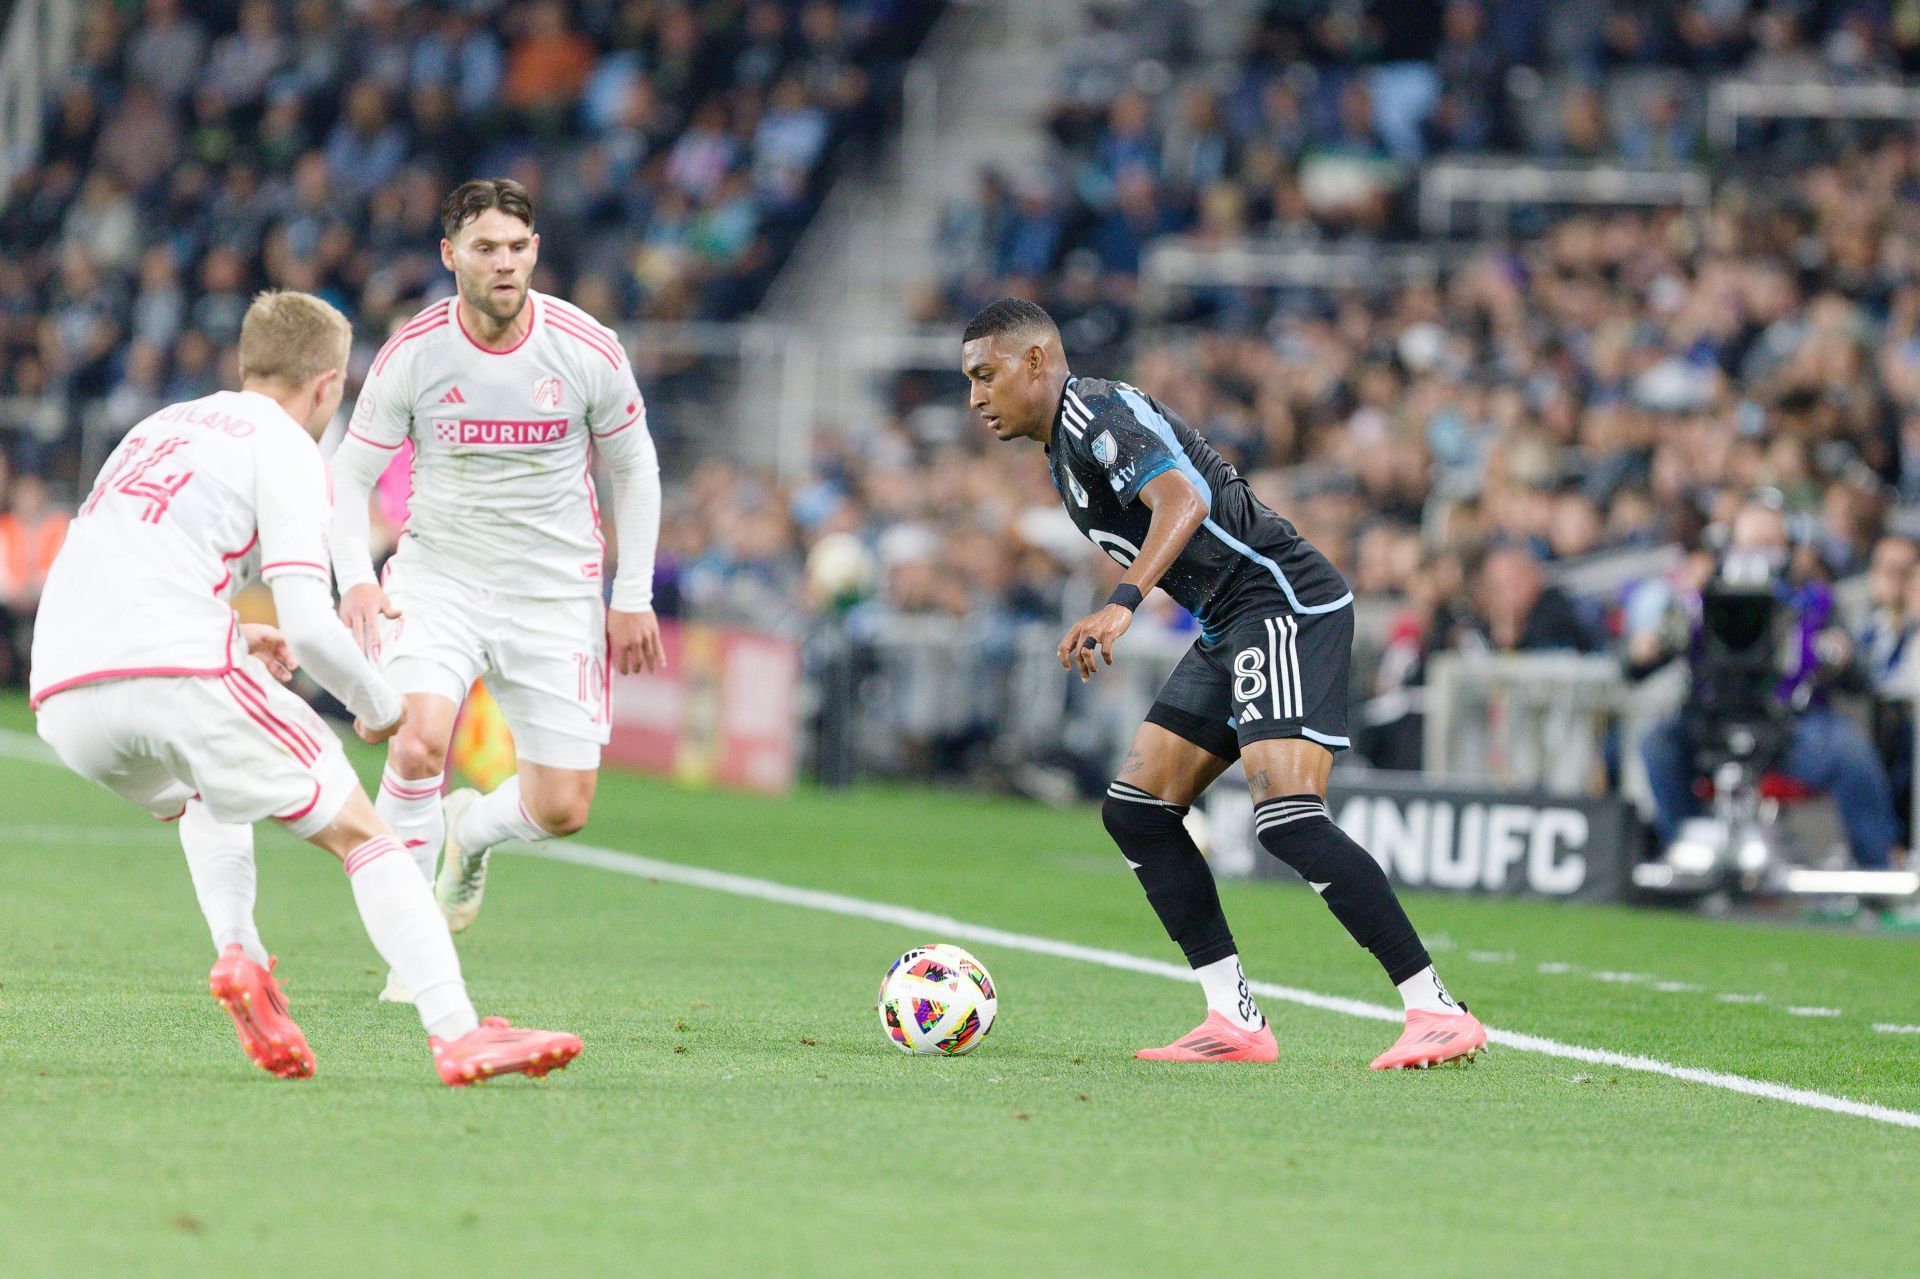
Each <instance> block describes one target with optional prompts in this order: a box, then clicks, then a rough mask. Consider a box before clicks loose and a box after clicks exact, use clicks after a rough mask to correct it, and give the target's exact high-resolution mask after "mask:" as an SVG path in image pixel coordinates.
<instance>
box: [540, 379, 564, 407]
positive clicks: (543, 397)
mask: <svg viewBox="0 0 1920 1279" xmlns="http://www.w3.org/2000/svg"><path fill="white" fill-rule="evenodd" d="M562 393H563V388H562V387H561V385H560V379H559V378H557V377H543V378H537V379H535V380H534V383H533V407H534V411H535V412H538V413H555V412H558V411H559V409H560V396H561V394H562Z"/></svg>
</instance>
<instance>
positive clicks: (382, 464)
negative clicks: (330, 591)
mask: <svg viewBox="0 0 1920 1279" xmlns="http://www.w3.org/2000/svg"><path fill="white" fill-rule="evenodd" d="M392 461H393V454H392V452H391V451H389V450H386V449H382V448H380V447H379V446H378V445H375V444H369V443H368V442H367V441H365V440H363V439H361V438H360V437H359V436H357V435H347V436H345V437H344V438H342V439H341V441H340V447H339V448H336V449H335V450H334V451H333V497H334V502H333V576H334V580H335V581H337V582H339V584H340V593H341V594H342V595H345V594H346V593H347V592H348V591H349V590H351V589H352V588H353V587H356V586H361V585H364V584H366V583H368V582H372V581H374V580H375V579H374V575H373V549H372V546H371V544H370V543H371V539H372V532H371V525H372V515H371V514H370V513H369V512H370V508H371V504H372V499H373V486H374V484H375V483H376V482H377V481H378V480H379V479H380V476H381V475H382V474H383V473H384V472H385V471H386V469H387V466H388V464H389V463H391V462H392Z"/></svg>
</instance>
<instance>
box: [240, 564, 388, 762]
mask: <svg viewBox="0 0 1920 1279" xmlns="http://www.w3.org/2000/svg"><path fill="white" fill-rule="evenodd" d="M271 586H272V589H273V608H274V612H275V614H276V615H277V617H278V622H279V626H280V633H281V634H282V635H284V636H286V640H287V644H288V645H289V646H290V647H291V648H292V649H293V655H294V656H295V657H296V658H298V659H299V660H300V667H301V669H302V670H304V671H306V673H307V674H309V675H311V676H312V677H313V678H314V679H315V680H317V681H318V682H319V684H320V687H322V688H324V689H326V690H327V691H328V692H329V693H332V694H333V695H334V696H335V697H337V698H339V699H340V701H341V702H342V703H343V704H344V705H345V706H346V708H347V709H348V710H350V711H352V712H353V713H354V714H355V715H356V716H358V717H359V719H360V720H361V722H363V723H365V724H366V725H367V726H368V727H369V728H385V727H387V726H388V725H390V724H392V723H393V721H394V720H396V719H399V718H400V711H401V708H402V707H403V706H404V705H405V703H404V702H403V701H402V699H401V697H400V694H399V693H397V692H395V691H394V687H393V685H391V684H389V683H387V681H386V677H385V676H383V675H381V674H380V672H379V671H377V670H375V669H374V668H373V665H372V663H370V662H368V661H367V659H366V656H365V655H364V654H362V653H361V652H360V649H359V647H358V646H357V645H355V644H354V642H353V636H352V635H351V634H349V633H348V631H347V628H346V627H344V626H342V625H341V624H340V619H339V618H338V617H336V616H334V612H333V595H332V593H331V592H330V591H328V590H327V586H326V583H325V582H324V581H323V580H321V579H320V578H317V577H313V576H311V575H289V576H285V577H277V578H275V579H274V580H273V582H272V583H271Z"/></svg>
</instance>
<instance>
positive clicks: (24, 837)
mask: <svg viewBox="0 0 1920 1279" xmlns="http://www.w3.org/2000/svg"><path fill="white" fill-rule="evenodd" d="M179 842H180V836H179V834H178V833H177V832H176V831H175V830H174V828H173V827H172V826H163V825H161V824H160V823H158V822H155V823H154V824H153V825H152V826H151V827H142V826H0V844H88V845H92V846H95V847H99V848H124V847H126V846H127V845H128V844H175V845H177V844H178V843H179Z"/></svg>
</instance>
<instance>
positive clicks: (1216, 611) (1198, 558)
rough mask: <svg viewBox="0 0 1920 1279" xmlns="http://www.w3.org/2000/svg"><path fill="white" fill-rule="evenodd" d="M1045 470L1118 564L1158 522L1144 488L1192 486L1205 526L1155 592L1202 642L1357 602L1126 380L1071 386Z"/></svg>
mask: <svg viewBox="0 0 1920 1279" xmlns="http://www.w3.org/2000/svg"><path fill="white" fill-rule="evenodd" d="M1047 464H1048V469H1049V470H1050V471H1051V472H1052V474H1053V486H1054V488H1056V489H1058V490H1059V492H1060V500H1061V501H1062V502H1064V503H1066V507H1067V514H1069V515H1071V516H1072V517H1073V522H1074V524H1075V525H1076V526H1077V527H1078V528H1079V529H1080V531H1081V532H1082V533H1085V534H1086V535H1087V538H1088V540H1090V541H1091V542H1092V543H1093V544H1094V545H1095V546H1098V547H1099V548H1100V549H1101V550H1103V551H1105V552H1106V553H1107V554H1108V555H1110V556H1112V557H1113V558H1114V559H1115V560H1117V561H1119V562H1120V563H1121V564H1123V565H1125V564H1132V563H1133V561H1134V559H1135V557H1137V556H1138V555H1139V554H1140V548H1141V546H1142V545H1144V544H1145V542H1146V540H1147V526H1148V525H1149V523H1151V521H1152V518H1153V512H1152V511H1150V510H1148V509H1147V505H1146V503H1144V502H1142V501H1141V500H1140V490H1141V488H1142V487H1144V486H1145V485H1146V483H1147V481H1149V480H1151V479H1152V478H1153V477H1154V476H1156V475H1159V474H1160V473H1161V472H1163V471H1170V470H1175V469H1177V470H1178V471H1179V472H1180V473H1181V474H1182V475H1184V476H1186V477H1187V479H1188V480H1189V481H1190V482H1191V483H1192V484H1193V487H1194V488H1195V489H1197V490H1199V492H1200V497H1201V499H1202V500H1203V501H1205V502H1206V504H1207V519H1206V522H1205V523H1204V524H1202V525H1201V526H1200V527H1199V528H1198V529H1196V530H1194V534H1193V538H1192V540H1190V541H1189V542H1188V543H1187V545H1186V549H1184V550H1182V551H1181V552H1180V557H1179V558H1178V559H1176V560H1175V561H1174V562H1173V567H1172V568H1169V569H1168V570H1167V573H1166V576H1165V577H1163V578H1161V579H1160V588H1161V589H1162V590H1164V591H1165V592H1166V593H1167V594H1169V595H1171V596H1172V597H1173V598H1174V599H1175V600H1178V601H1179V602H1180V604H1181V606H1182V607H1184V608H1185V609H1186V610H1187V611H1188V612H1190V613H1192V614H1193V615H1194V617H1195V618H1197V619H1198V620H1199V622H1200V627H1201V630H1202V632H1203V634H1205V635H1206V636H1208V637H1209V638H1210V637H1212V636H1215V635H1218V634H1220V633H1221V632H1222V631H1223V630H1225V629H1226V628H1227V627H1229V626H1232V625H1233V624H1234V623H1235V622H1237V621H1240V620H1241V619H1243V618H1246V617H1251V616H1255V615H1259V614H1265V615H1269V616H1271V615H1273V614H1275V613H1279V612H1291V613H1297V614H1317V613H1328V612H1332V611H1333V610H1334V609H1337V608H1340V607H1341V606H1342V605H1345V604H1347V603H1350V602H1351V601H1352V599H1353V593H1352V592H1351V591H1349V590H1348V589H1347V584H1346V581H1345V580H1344V579H1342V578H1341V576H1340V573H1339V571H1338V570H1337V569H1335V568H1334V567H1333V565H1332V564H1330V563H1328V561H1327V557H1326V556H1324V555H1322V554H1321V553H1320V552H1319V551H1317V550H1315V549H1314V548H1313V546H1312V544H1310V543H1309V542H1308V541H1307V540H1306V539H1305V538H1303V537H1301V536H1300V532H1299V530H1298V529H1296V528H1294V526H1293V525H1292V524H1290V523H1288V522H1287V521H1286V520H1284V519H1282V518H1280V516H1278V515H1276V514H1275V513H1274V512H1273V511H1272V510H1270V509H1269V508H1268V507H1267V506H1266V505H1265V504H1263V503H1262V502H1261V501H1260V500H1259V499H1258V498H1256V497H1255V496H1254V495H1253V491H1252V490H1251V489H1249V488H1248V487H1247V482H1246V481H1245V480H1243V479H1241V478H1240V473H1239V472H1238V471H1236V470H1234V469H1233V467H1232V466H1230V465H1228V463H1227V460H1226V459H1225V458H1223V457H1221V456H1220V455H1219V454H1218V453H1216V452H1214V451H1213V449H1212V448H1211V447H1210V446H1209V445H1208V444H1207V442H1206V441H1205V440H1204V439H1202V438H1201V437H1200V435H1199V434H1198V433H1197V432H1196V431H1195V430H1194V429H1193V428H1192V427H1190V426H1188V425H1187V424H1186V423H1185V422H1183V421H1181V420H1180V419H1179V418H1178V417H1176V416H1175V415H1174V414H1172V413H1170V412H1168V411H1167V409H1166V408H1165V407H1163V406H1162V405H1161V404H1160V403H1159V402H1158V401H1157V400H1155V399H1154V398H1153V397H1152V396H1150V395H1147V394H1146V393H1144V392H1142V391H1138V390H1136V389H1134V388H1133V387H1131V386H1128V385H1127V384H1126V383H1125V382H1108V381H1103V380H1101V379H1099V378H1086V377H1083V378H1072V377H1070V378H1068V379H1067V385H1066V389H1065V390H1064V392H1063V393H1062V394H1061V397H1060V408H1059V410H1058V412H1057V415H1056V416H1055V418H1054V424H1053V443H1052V444H1051V445H1050V446H1049V447H1048V449H1047Z"/></svg>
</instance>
